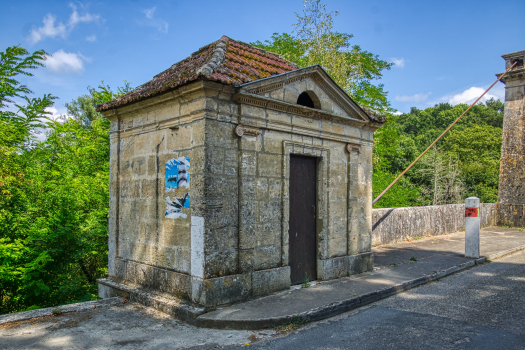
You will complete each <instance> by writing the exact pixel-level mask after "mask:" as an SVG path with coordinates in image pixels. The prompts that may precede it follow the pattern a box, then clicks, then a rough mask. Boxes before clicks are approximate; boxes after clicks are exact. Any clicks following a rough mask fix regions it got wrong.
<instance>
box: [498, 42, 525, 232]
mask: <svg viewBox="0 0 525 350" xmlns="http://www.w3.org/2000/svg"><path fill="white" fill-rule="evenodd" d="M502 57H503V58H504V59H505V68H506V69H507V68H509V67H510V66H511V65H512V64H514V63H516V65H515V66H514V68H513V69H512V70H511V71H509V72H508V73H507V74H506V75H505V76H504V77H503V78H502V79H501V81H502V82H503V83H504V84H505V115H504V118H503V143H502V145H501V163H500V174H499V189H498V219H497V221H498V224H499V225H505V226H518V227H523V226H525V67H524V65H523V62H524V61H523V60H524V59H525V51H519V52H514V53H510V54H506V55H503V56H502Z"/></svg>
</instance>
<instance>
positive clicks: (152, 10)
mask: <svg viewBox="0 0 525 350" xmlns="http://www.w3.org/2000/svg"><path fill="white" fill-rule="evenodd" d="M156 9H157V6H155V7H152V8H150V9H148V10H144V11H142V12H144V14H145V15H146V18H149V19H153V14H154V13H155V10H156Z"/></svg>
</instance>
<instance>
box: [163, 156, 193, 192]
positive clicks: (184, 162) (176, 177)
mask: <svg viewBox="0 0 525 350" xmlns="http://www.w3.org/2000/svg"><path fill="white" fill-rule="evenodd" d="M189 168H190V158H189V157H179V158H173V159H170V160H168V161H167V162H166V187H165V188H166V192H169V191H171V190H174V189H175V188H178V187H186V188H187V189H189V188H190V172H189V171H188V169H189Z"/></svg>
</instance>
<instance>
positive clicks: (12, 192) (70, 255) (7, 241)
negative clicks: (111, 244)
mask: <svg viewBox="0 0 525 350" xmlns="http://www.w3.org/2000/svg"><path fill="white" fill-rule="evenodd" d="M45 57H46V54H45V52H44V51H36V52H35V53H33V54H29V53H28V52H27V51H26V50H25V49H23V48H21V47H19V46H16V47H10V48H8V49H7V50H6V51H5V52H2V53H1V58H0V59H1V62H0V84H1V95H0V107H1V109H0V158H1V159H2V161H1V162H0V191H1V193H2V195H1V197H0V312H1V313H9V312H13V311H21V310H25V309H36V308H39V307H48V306H54V305H60V304H64V303H69V302H76V301H82V300H90V299H93V298H96V294H97V290H96V289H97V288H96V282H95V281H96V279H97V278H99V277H102V276H105V275H106V274H107V216H108V182H109V176H108V169H109V122H108V121H107V120H106V119H104V118H102V116H101V115H100V114H98V113H96V112H94V109H93V108H94V105H95V104H96V103H101V102H104V101H109V100H112V99H113V98H115V97H116V96H117V95H118V94H120V93H123V92H125V91H126V89H128V88H129V85H128V86H125V87H124V88H123V89H120V90H119V92H117V93H113V92H112V91H111V89H109V87H108V86H103V85H102V86H99V87H98V88H97V89H90V93H89V95H86V96H82V97H79V99H78V100H76V101H73V102H72V103H71V104H70V106H74V105H76V104H77V103H79V101H88V102H87V103H86V104H84V105H82V106H81V107H79V108H78V109H77V114H76V115H75V114H74V113H72V115H74V117H72V118H62V119H59V120H53V119H51V118H49V114H48V113H47V112H46V111H45V108H47V107H50V106H51V105H52V104H53V99H54V97H53V96H50V95H45V96H43V97H41V98H30V97H29V95H30V94H31V93H32V92H31V90H30V89H29V88H28V87H25V86H22V85H21V84H20V83H19V82H18V80H17V76H18V75H21V74H23V75H29V76H30V75H31V73H30V71H31V70H32V69H35V68H37V67H38V66H41V65H42V62H43V61H44V60H45ZM70 106H68V107H70ZM70 112H71V111H70ZM83 113H84V114H83ZM85 113H90V114H89V117H88V116H86V115H85ZM41 133H45V136H46V138H45V140H44V141H38V140H37V136H38V134H41Z"/></svg>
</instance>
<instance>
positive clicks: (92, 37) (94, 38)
mask: <svg viewBox="0 0 525 350" xmlns="http://www.w3.org/2000/svg"><path fill="white" fill-rule="evenodd" d="M86 40H87V41H91V42H93V41H95V40H97V36H96V35H90V36H86Z"/></svg>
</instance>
